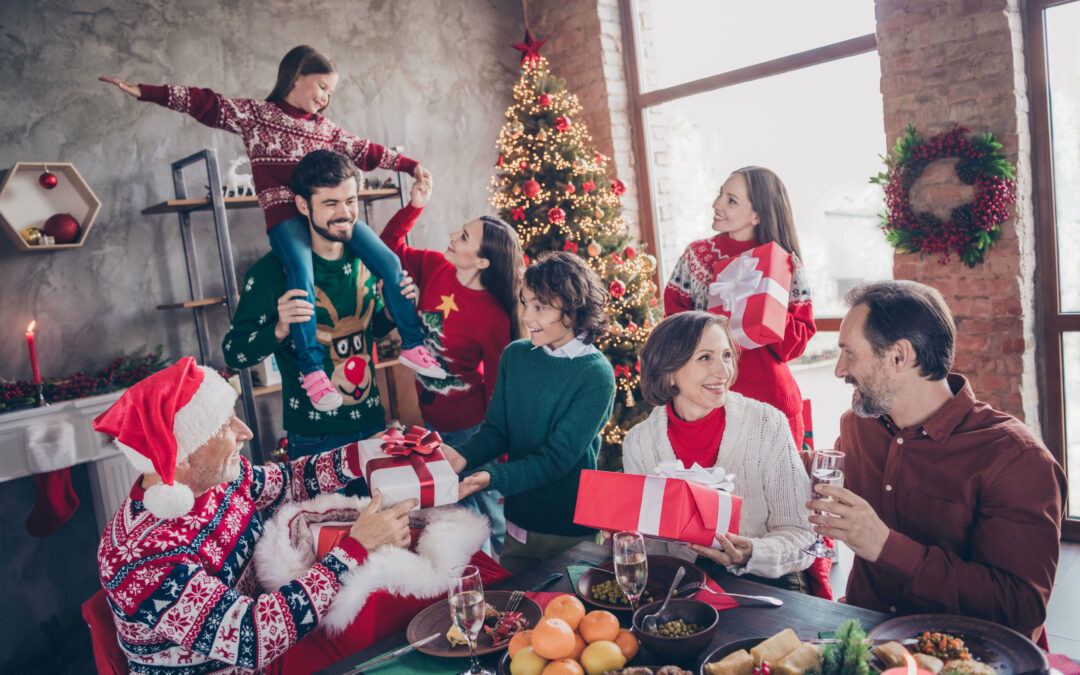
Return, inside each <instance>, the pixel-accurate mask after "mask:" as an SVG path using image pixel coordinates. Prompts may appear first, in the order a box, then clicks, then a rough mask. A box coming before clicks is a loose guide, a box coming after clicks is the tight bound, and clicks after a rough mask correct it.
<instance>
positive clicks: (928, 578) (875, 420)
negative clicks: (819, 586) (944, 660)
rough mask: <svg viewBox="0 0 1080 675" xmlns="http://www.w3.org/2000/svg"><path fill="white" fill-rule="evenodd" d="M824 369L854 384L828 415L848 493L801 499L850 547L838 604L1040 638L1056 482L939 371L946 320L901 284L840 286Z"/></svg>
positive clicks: (1008, 427)
mask: <svg viewBox="0 0 1080 675" xmlns="http://www.w3.org/2000/svg"><path fill="white" fill-rule="evenodd" d="M847 301H848V303H849V304H850V305H851V310H850V311H849V312H848V313H847V316H846V317H844V321H843V323H842V324H841V325H840V350H841V352H840V360H839V361H838V362H837V364H836V376H837V377H840V378H843V380H844V381H845V382H847V383H849V384H852V385H854V386H855V391H854V393H853V394H852V410H850V411H848V412H847V413H845V414H844V416H843V418H842V419H841V421H840V439H839V440H838V441H837V448H838V449H839V450H842V451H843V452H844V453H845V454H846V461H845V464H846V466H845V473H846V476H845V484H846V487H847V489H844V488H837V487H830V486H827V485H823V486H817V487H816V488H815V489H816V490H817V491H818V493H819V494H820V495H823V496H824V497H826V498H828V497H831V498H833V501H825V500H824V499H815V500H812V501H811V502H809V503H808V504H807V506H808V507H809V508H812V509H820V510H822V511H825V512H827V513H829V514H831V515H828V516H811V518H810V521H811V522H813V523H814V524H815V525H817V527H816V528H815V529H816V530H817V531H818V532H819V533H821V534H823V535H825V536H829V537H833V538H835V539H837V540H839V541H842V542H844V543H845V544H847V545H848V546H849V547H850V548H851V549H852V551H854V552H855V555H856V556H857V558H856V559H855V564H854V567H853V568H852V570H851V576H850V578H849V580H848V587H847V600H846V601H847V602H849V603H851V604H853V605H858V606H861V607H867V608H870V609H876V610H879V611H884V612H892V613H895V614H915V613H925V612H929V613H949V614H963V615H967V616H974V617H979V618H982V619H989V620H991V621H994V622H996V623H999V624H1002V625H1005V626H1009V627H1011V628H1014V629H1016V630H1018V631H1020V632H1022V633H1024V634H1027V635H1030V636H1032V637H1033V638H1035V639H1038V638H1040V637H1041V634H1042V624H1043V621H1044V620H1045V618H1046V603H1047V601H1048V600H1049V599H1050V591H1051V588H1052V587H1053V584H1054V572H1055V570H1056V569H1057V562H1058V552H1059V545H1060V537H1061V519H1062V517H1063V505H1064V502H1065V493H1066V480H1065V474H1064V472H1063V471H1062V469H1061V466H1060V465H1059V464H1058V463H1057V462H1056V461H1055V460H1054V458H1053V456H1051V454H1050V452H1049V451H1048V450H1047V449H1046V447H1045V446H1044V445H1043V444H1042V442H1041V441H1040V440H1039V439H1038V438H1036V437H1035V435H1034V434H1033V433H1032V432H1031V430H1030V429H1028V428H1027V427H1026V426H1024V424H1023V423H1022V422H1020V421H1019V420H1017V419H1016V418H1015V417H1012V416H1011V415H1008V414H1006V413H1003V412H999V411H997V410H994V409H993V408H991V407H990V406H989V405H987V404H986V403H982V402H981V401H979V400H978V399H976V398H975V394H974V393H973V392H972V389H971V385H970V384H969V383H968V381H967V380H966V379H965V378H964V377H963V376H962V375H957V374H949V368H950V367H951V366H952V362H953V343H954V341H955V337H956V327H955V325H954V324H953V320H952V316H951V315H950V313H949V310H948V307H947V306H946V305H945V302H944V300H943V299H942V297H941V294H940V293H938V292H937V291H936V290H934V289H933V288H930V287H929V286H924V285H922V284H918V283H915V282H911V281H887V282H878V283H872V284H865V285H862V286H859V287H857V288H855V289H852V291H851V292H850V293H848V296H847Z"/></svg>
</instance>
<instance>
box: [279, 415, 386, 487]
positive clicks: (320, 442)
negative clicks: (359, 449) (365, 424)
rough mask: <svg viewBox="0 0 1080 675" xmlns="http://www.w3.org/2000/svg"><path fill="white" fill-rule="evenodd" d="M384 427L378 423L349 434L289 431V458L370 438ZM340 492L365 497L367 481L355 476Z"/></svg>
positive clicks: (312, 453)
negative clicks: (311, 434) (312, 434)
mask: <svg viewBox="0 0 1080 675" xmlns="http://www.w3.org/2000/svg"><path fill="white" fill-rule="evenodd" d="M384 428H385V427H383V426H382V425H379V426H377V427H372V428H370V429H364V430H361V431H355V432H353V433H349V434H328V435H326V436H301V435H300V434H294V433H293V432H291V431H290V432H288V434H287V436H288V438H289V459H299V458H300V457H307V456H310V455H317V454H319V453H320V452H326V451H327V450H333V449H334V448H340V447H341V446H343V445H348V444H349V443H355V442H357V441H363V440H365V439H368V438H371V437H372V436H373V435H375V434H377V433H378V432H380V431H382V430H383V429H384ZM340 492H342V493H344V494H347V495H349V496H350V497H366V496H368V486H367V481H365V480H364V479H363V477H360V478H357V479H356V480H354V481H352V482H350V483H349V484H348V485H346V486H345V489H344V490H340Z"/></svg>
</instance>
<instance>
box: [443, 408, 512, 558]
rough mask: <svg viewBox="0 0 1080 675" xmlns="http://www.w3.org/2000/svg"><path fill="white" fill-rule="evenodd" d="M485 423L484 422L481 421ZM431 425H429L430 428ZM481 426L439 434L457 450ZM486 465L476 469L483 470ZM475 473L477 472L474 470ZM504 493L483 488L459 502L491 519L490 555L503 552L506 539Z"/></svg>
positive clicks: (485, 543) (487, 548)
mask: <svg viewBox="0 0 1080 675" xmlns="http://www.w3.org/2000/svg"><path fill="white" fill-rule="evenodd" d="M481 424H483V422H481ZM430 428H431V427H428V429H430ZM479 428H480V424H477V425H476V426H472V427H469V428H468V429H462V430H461V431H448V432H446V433H443V432H441V431H440V432H439V436H441V437H442V439H443V443H446V444H447V445H449V446H450V447H451V448H454V449H455V450H457V448H458V446H460V445H461V444H463V443H464V442H465V441H467V440H469V438H471V437H472V435H473V434H475V433H476V430H477V429H479ZM486 466H488V465H487V464H485V465H484V466H482V467H480V468H479V469H476V471H483V470H484V468H485V467H486ZM473 473H475V472H473ZM501 502H502V495H501V494H500V493H499V491H498V490H481V491H480V492H474V493H472V494H471V495H469V496H468V497H466V498H465V499H462V500H461V501H460V502H458V504H460V505H461V506H464V507H465V508H469V509H472V510H473V511H476V512H477V513H479V514H480V515H482V516H487V518H488V520H489V521H491V539H489V540H488V541H486V542H484V547H483V548H484V553H487V554H488V555H499V554H500V553H502V548H503V541H504V540H505V539H506V514H505V513H504V512H503V505H502V503H501Z"/></svg>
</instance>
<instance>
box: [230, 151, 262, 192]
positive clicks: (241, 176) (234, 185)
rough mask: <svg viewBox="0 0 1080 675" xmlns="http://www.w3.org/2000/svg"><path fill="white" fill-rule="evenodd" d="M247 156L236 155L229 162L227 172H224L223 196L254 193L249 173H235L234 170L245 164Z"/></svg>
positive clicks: (253, 183) (253, 185)
mask: <svg viewBox="0 0 1080 675" xmlns="http://www.w3.org/2000/svg"><path fill="white" fill-rule="evenodd" d="M247 162H248V159H247V157H237V158H236V159H234V160H233V161H231V162H229V173H227V174H225V196H226V197H246V196H249V195H254V194H255V182H254V180H253V179H252V177H251V174H250V173H237V172H236V170H237V169H239V168H240V167H241V166H242V165H244V164H247Z"/></svg>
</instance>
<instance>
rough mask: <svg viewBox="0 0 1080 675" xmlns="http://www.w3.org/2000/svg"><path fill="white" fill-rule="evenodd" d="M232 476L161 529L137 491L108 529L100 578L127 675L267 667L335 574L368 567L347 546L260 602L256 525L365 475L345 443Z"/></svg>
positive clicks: (299, 633) (315, 616)
mask: <svg viewBox="0 0 1080 675" xmlns="http://www.w3.org/2000/svg"><path fill="white" fill-rule="evenodd" d="M350 448H351V450H349V449H350ZM347 450H348V452H347ZM240 468H241V471H240V476H239V478H237V479H236V480H234V481H232V482H230V483H223V484H222V485H219V486H218V487H216V488H214V489H213V490H210V491H209V492H207V493H206V494H204V495H202V496H200V497H198V498H197V499H196V500H195V506H194V508H193V509H192V510H191V512H190V513H188V515H186V516H183V517H181V518H173V519H169V520H161V519H159V518H156V517H155V516H153V515H152V514H151V513H150V512H149V511H147V510H146V508H145V506H144V505H143V502H142V498H143V489H142V487H141V485H140V483H139V482H136V484H135V486H134V487H133V488H132V490H131V495H130V496H129V497H128V499H127V500H125V501H124V503H123V505H122V506H121V507H120V510H119V511H117V512H116V515H115V516H113V519H112V521H110V523H109V525H108V526H107V527H106V528H105V533H104V534H103V535H102V538H101V545H100V546H99V547H98V567H99V574H100V576H101V583H102V585H103V586H104V588H105V593H106V595H107V596H108V602H109V607H110V609H112V612H113V618H114V620H115V622H116V628H117V634H118V637H119V640H120V647H121V648H122V649H123V650H124V652H125V653H126V655H127V658H128V667H129V669H130V672H132V673H142V674H146V675H164V674H166V673H169V674H171V675H175V674H176V673H180V672H183V673H199V674H200V675H201V674H203V673H230V674H231V673H241V672H249V671H250V670H251V669H256V668H263V667H265V666H266V665H267V664H269V663H270V662H271V661H273V660H274V659H276V658H278V657H279V656H281V655H282V654H284V653H285V651H286V650H288V649H289V648H290V647H291V646H292V645H294V644H295V643H296V642H297V641H298V640H299V639H300V638H302V637H304V636H305V635H307V634H308V633H310V632H311V630H312V629H313V628H315V626H316V625H318V623H319V621H320V620H321V619H322V618H323V617H324V616H325V615H326V613H327V611H328V610H329V609H330V604H331V603H332V602H333V601H334V598H335V597H336V596H337V594H338V591H339V590H340V588H341V577H342V575H344V574H345V572H347V571H349V570H350V569H354V568H356V567H358V566H359V565H360V564H361V563H362V562H363V561H364V560H365V559H366V558H367V552H366V551H365V550H364V547H363V546H361V545H360V543H359V542H357V541H356V540H354V539H351V538H346V539H345V540H344V541H343V542H342V543H341V544H340V545H339V546H337V547H335V548H333V549H331V551H330V552H329V553H328V554H327V555H325V556H324V557H322V558H321V559H319V560H318V561H317V562H316V563H315V564H314V565H313V566H312V567H311V569H309V570H308V571H307V572H305V573H304V574H303V575H301V576H300V577H298V578H297V579H295V580H294V581H292V582H291V583H289V584H287V585H285V586H282V587H281V588H279V589H278V590H276V591H274V592H272V593H260V592H259V588H258V582H257V580H256V578H255V570H254V565H253V564H252V563H251V557H252V553H253V552H254V550H255V543H256V542H257V541H258V540H259V537H260V536H261V535H262V532H263V521H264V520H265V519H268V518H270V517H271V516H272V515H273V512H274V510H275V509H276V508H277V507H278V506H280V505H281V504H283V503H285V502H288V501H301V500H305V499H309V498H311V497H313V496H315V495H316V494H320V493H323V494H325V493H330V492H334V491H336V490H339V489H341V488H342V487H343V486H344V485H345V484H346V483H348V482H349V481H351V480H353V479H355V478H357V477H359V476H360V475H361V465H360V458H359V454H358V453H357V451H356V446H355V445H352V446H347V447H346V448H338V449H337V450H331V451H329V452H325V453H322V454H318V455H312V456H309V457H303V458H300V459H298V460H295V461H293V462H290V463H289V464H273V465H264V466H252V465H251V463H249V462H248V461H247V460H246V459H241V467H240ZM178 666H180V668H178Z"/></svg>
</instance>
